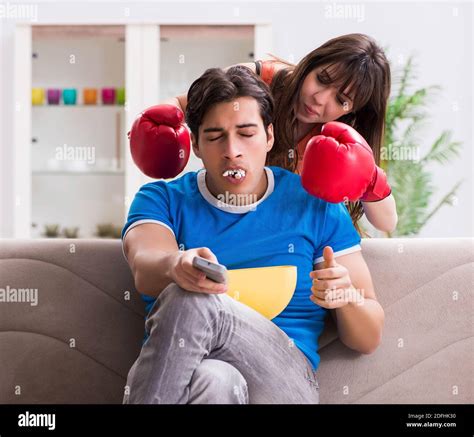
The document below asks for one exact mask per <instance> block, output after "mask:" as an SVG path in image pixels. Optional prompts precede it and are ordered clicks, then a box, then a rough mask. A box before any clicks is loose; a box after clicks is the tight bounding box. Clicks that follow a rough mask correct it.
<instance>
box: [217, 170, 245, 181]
mask: <svg viewBox="0 0 474 437" xmlns="http://www.w3.org/2000/svg"><path fill="white" fill-rule="evenodd" d="M222 176H224V177H227V176H232V177H234V178H236V179H241V178H243V177H245V170H242V169H240V168H239V169H237V170H226V171H225V172H224V173H222Z"/></svg>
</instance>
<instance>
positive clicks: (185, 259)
mask: <svg viewBox="0 0 474 437" xmlns="http://www.w3.org/2000/svg"><path fill="white" fill-rule="evenodd" d="M195 256H200V257H201V258H205V259H207V260H208V261H212V262H214V263H217V262H218V261H217V258H216V256H215V255H214V254H213V253H212V252H211V250H210V249H208V248H207V247H198V248H196V249H189V250H186V251H178V252H174V253H173V254H172V257H173V258H172V262H171V269H170V277H171V280H172V281H173V282H175V283H176V284H178V285H179V286H180V287H181V288H183V289H184V290H187V291H194V292H197V293H208V294H221V293H225V292H227V284H219V283H217V282H214V281H211V280H210V279H208V278H207V277H206V275H205V274H204V273H203V272H201V271H200V270H198V269H196V268H195V267H194V266H193V259H194V257H195Z"/></svg>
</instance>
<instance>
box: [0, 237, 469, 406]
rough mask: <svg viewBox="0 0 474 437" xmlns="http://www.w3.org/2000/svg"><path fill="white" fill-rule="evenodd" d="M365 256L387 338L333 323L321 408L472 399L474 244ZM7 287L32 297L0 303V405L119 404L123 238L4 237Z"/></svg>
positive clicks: (410, 244) (127, 337) (439, 243)
mask: <svg viewBox="0 0 474 437" xmlns="http://www.w3.org/2000/svg"><path fill="white" fill-rule="evenodd" d="M363 253H364V256H365V258H366V260H367V263H368V264H369V267H370V270H371V272H372V276H373V279H374V283H375V288H376V292H377V294H378V297H379V300H380V302H381V303H382V305H383V307H384V308H385V314H386V324H385V330H384V336H383V342H382V345H381V346H380V347H379V348H378V350H377V351H376V352H375V353H373V354H371V355H360V354H358V353H356V352H353V351H351V350H349V349H348V348H346V347H345V346H344V345H343V344H342V343H341V342H340V341H339V340H338V338H337V335H336V332H335V329H334V325H333V324H332V322H331V318H330V317H328V319H327V320H328V324H327V327H326V329H325V332H324V333H323V336H322V338H321V348H320V353H321V365H320V369H319V370H318V373H319V382H320V390H321V403H448V404H449V403H472V402H473V400H474V396H473V392H474V387H473V362H474V356H473V350H474V348H473V340H472V337H473V296H472V294H473V269H472V267H473V261H474V248H473V240H471V239H391V240H390V239H372V240H364V241H363ZM0 289H3V290H7V291H8V290H10V292H12V293H13V294H12V295H14V292H13V291H12V290H13V289H17V290H18V289H28V290H29V292H30V294H27V293H24V294H23V296H24V297H27V298H28V299H29V302H23V303H19V302H0V357H1V369H0V403H119V402H121V400H122V392H123V386H124V384H125V381H126V375H127V372H128V369H129V368H130V366H131V365H132V363H133V361H134V360H135V358H136V357H137V355H138V353H139V350H140V347H141V341H142V337H143V324H144V305H143V303H142V302H141V299H140V298H139V296H138V294H137V293H136V292H135V291H134V286H133V278H132V276H131V274H130V271H129V268H128V265H127V264H126V262H125V260H124V258H123V256H122V250H121V245H120V241H117V240H109V241H107V240H25V241H20V240H3V241H0ZM35 289H37V290H38V292H37V293H38V294H37V297H38V301H37V304H36V305H35V302H34V290H35ZM0 293H1V290H0ZM12 295H11V296H12ZM0 298H1V294H0Z"/></svg>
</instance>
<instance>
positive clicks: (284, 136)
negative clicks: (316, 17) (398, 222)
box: [267, 33, 391, 232]
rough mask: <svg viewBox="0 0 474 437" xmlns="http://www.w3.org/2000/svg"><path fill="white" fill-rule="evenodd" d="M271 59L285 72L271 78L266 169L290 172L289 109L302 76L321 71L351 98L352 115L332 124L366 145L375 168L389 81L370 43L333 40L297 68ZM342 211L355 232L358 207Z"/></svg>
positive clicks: (354, 38) (293, 153)
mask: <svg viewBox="0 0 474 437" xmlns="http://www.w3.org/2000/svg"><path fill="white" fill-rule="evenodd" d="M275 58H276V59H278V60H280V61H281V62H284V63H285V64H286V65H288V67H287V68H284V69H282V70H280V71H279V72H278V73H277V74H275V76H274V78H273V80H272V84H271V91H272V94H273V97H274V99H275V113H274V135H275V143H274V146H273V149H272V150H271V151H270V153H269V154H268V156H267V165H276V166H280V167H283V168H286V169H287V170H290V171H292V172H295V171H296V168H297V166H298V147H297V143H298V138H297V137H296V127H297V120H296V115H295V107H296V104H297V100H298V96H299V93H300V89H301V86H302V84H303V82H304V80H305V78H306V76H307V75H308V74H309V73H310V72H311V71H312V70H314V69H315V68H318V67H320V66H322V65H325V66H327V67H329V66H331V67H332V68H331V70H332V73H331V74H332V76H331V78H330V80H328V81H327V82H326V84H328V85H329V84H333V86H337V87H338V89H339V90H341V92H344V91H346V90H348V91H347V93H351V92H352V93H353V94H354V102H353V108H352V111H351V112H350V113H348V114H345V115H343V116H342V117H340V118H339V119H338V121H341V122H343V123H346V124H348V125H350V126H352V127H353V128H354V129H356V130H357V131H358V132H359V133H360V134H361V135H362V136H363V137H364V138H365V139H366V141H367V142H368V143H369V145H370V147H371V148H372V151H373V153H374V158H375V162H376V163H377V165H378V164H379V163H380V148H381V146H382V141H383V136H384V126H385V112H386V109H387V102H388V98H389V96H390V85H391V75H390V66H389V63H388V61H387V58H386V57H385V54H384V52H383V50H382V49H381V48H380V47H379V46H378V45H377V43H376V42H375V40H374V39H373V38H371V37H369V36H367V35H363V34H359V33H354V34H349V35H343V36H339V37H337V38H333V39H331V40H329V41H327V42H326V43H324V44H323V45H322V46H320V47H318V48H317V49H315V50H313V51H312V52H310V53H308V54H307V55H306V56H305V57H304V58H303V59H302V60H301V61H300V62H299V63H298V64H297V65H292V64H290V63H288V62H286V61H283V60H281V59H279V58H277V57H275ZM290 73H291V74H290ZM346 206H347V209H348V210H349V213H350V215H351V218H352V221H353V223H354V225H355V226H356V228H357V229H358V230H359V232H360V229H359V226H358V225H357V222H358V221H359V220H360V218H361V217H362V215H363V214H364V210H363V207H362V204H361V202H360V201H357V202H349V203H348V204H347V205H346Z"/></svg>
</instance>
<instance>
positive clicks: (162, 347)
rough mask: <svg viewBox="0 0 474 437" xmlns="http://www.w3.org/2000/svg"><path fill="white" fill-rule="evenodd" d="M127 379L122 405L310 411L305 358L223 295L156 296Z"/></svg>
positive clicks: (177, 292) (176, 290)
mask: <svg viewBox="0 0 474 437" xmlns="http://www.w3.org/2000/svg"><path fill="white" fill-rule="evenodd" d="M145 326H146V330H147V332H148V333H149V337H148V339H147V340H146V341H145V343H144V345H143V347H142V350H141V353H140V355H139V357H138V358H137V360H136V361H135V363H134V364H133V366H132V368H131V369H130V372H129V374H128V378H127V387H126V391H125V396H124V399H123V402H124V403H125V404H128V403H130V404H186V403H199V404H217V403H220V404H222V403H225V404H247V403H250V404H261V403H268V404H276V403H291V404H300V403H301V404H303V403H310V404H317V403H319V386H318V382H317V379H316V375H315V373H316V372H315V371H314V370H313V369H312V366H311V364H310V362H309V360H308V359H307V358H306V356H305V355H304V354H303V353H302V352H301V351H300V350H299V349H298V347H297V346H296V345H294V344H293V342H292V341H291V339H290V338H289V337H288V336H287V335H286V334H285V333H284V332H283V331H282V330H281V329H280V328H278V327H277V326H276V325H275V324H274V323H272V322H271V321H270V320H268V319H266V318H265V317H263V316H262V315H260V314H259V313H257V312H256V311H255V310H253V309H251V308H249V307H247V306H246V305H244V304H243V303H241V302H238V301H236V300H234V299H233V298H231V297H229V296H227V295H226V294H204V293H195V292H190V291H186V290H183V289H182V288H180V287H179V286H178V285H176V284H175V283H172V284H170V285H168V287H166V288H165V289H164V290H163V291H162V292H161V293H160V294H159V296H158V298H157V299H156V302H155V303H154V305H153V308H152V309H151V311H150V313H149V315H148V317H147V319H146V324H145Z"/></svg>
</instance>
